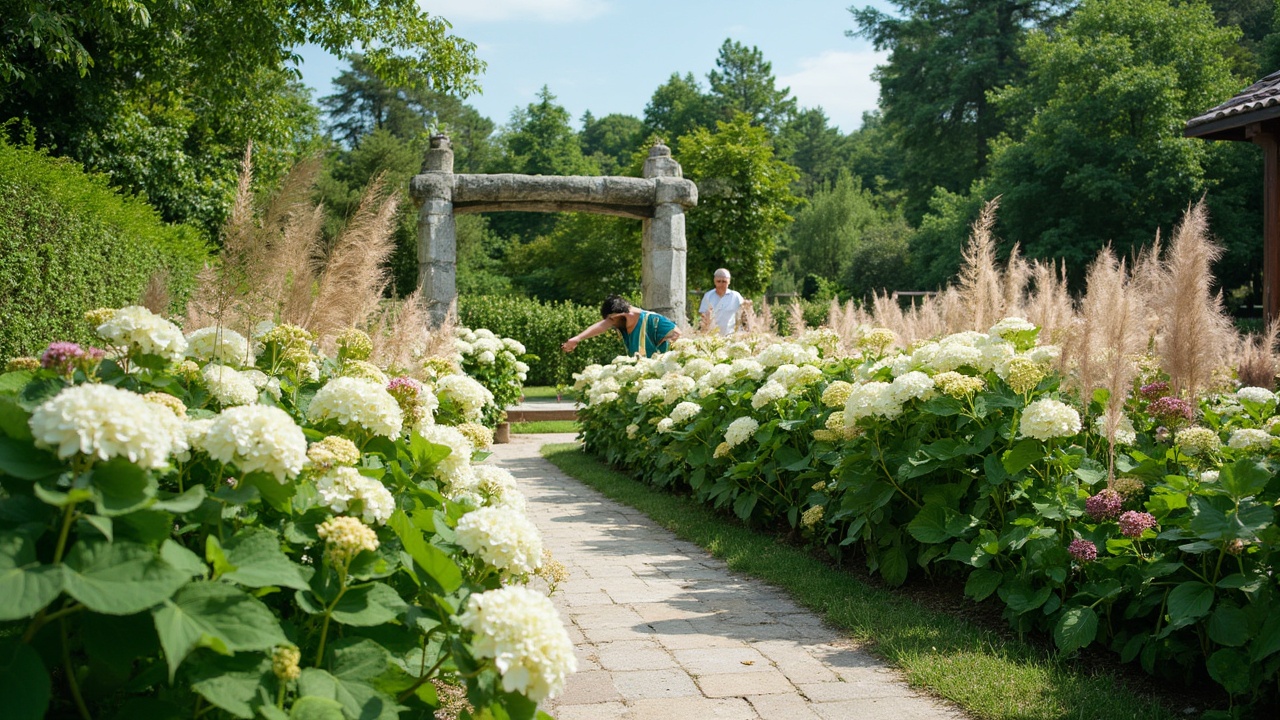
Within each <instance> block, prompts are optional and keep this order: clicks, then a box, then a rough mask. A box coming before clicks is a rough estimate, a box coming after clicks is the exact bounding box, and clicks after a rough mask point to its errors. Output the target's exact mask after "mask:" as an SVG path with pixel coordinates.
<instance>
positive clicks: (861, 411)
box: [844, 380, 902, 427]
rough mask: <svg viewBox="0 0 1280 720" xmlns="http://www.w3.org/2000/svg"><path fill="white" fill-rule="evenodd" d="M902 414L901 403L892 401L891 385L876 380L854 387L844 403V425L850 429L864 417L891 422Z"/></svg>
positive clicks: (892, 391)
mask: <svg viewBox="0 0 1280 720" xmlns="http://www.w3.org/2000/svg"><path fill="white" fill-rule="evenodd" d="M901 414H902V403H900V402H898V401H897V400H895V399H894V390H893V385H892V384H891V383H887V382H881V381H878V380H875V381H872V382H866V383H862V384H860V385H854V386H853V389H852V390H850V391H849V399H847V400H845V403H844V418H845V424H846V425H848V426H850V427H852V426H853V425H854V424H855V423H856V422H857V421H858V420H860V419H862V418H864V417H872V416H879V417H882V418H885V419H886V420H892V419H894V418H896V417H898V416H899V415H901Z"/></svg>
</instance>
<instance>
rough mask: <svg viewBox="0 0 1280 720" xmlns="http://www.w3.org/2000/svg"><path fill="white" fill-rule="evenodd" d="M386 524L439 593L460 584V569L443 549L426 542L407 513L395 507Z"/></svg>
mask: <svg viewBox="0 0 1280 720" xmlns="http://www.w3.org/2000/svg"><path fill="white" fill-rule="evenodd" d="M387 526H388V527H390V528H391V530H392V531H393V532H395V534H396V536H397V537H399V538H400V544H401V545H402V546H403V547H404V550H405V552H407V553H409V557H411V558H413V561H414V562H415V563H417V564H418V567H420V568H421V569H422V571H423V572H425V573H426V574H427V575H428V576H430V578H431V579H432V580H434V581H435V583H436V584H437V585H438V586H439V589H440V593H441V594H445V595H447V594H449V593H451V592H453V591H454V590H457V589H458V588H459V587H461V586H462V570H461V569H459V568H458V564H457V563H455V562H454V561H453V558H451V557H449V555H448V554H447V553H445V552H444V551H443V550H441V549H439V548H437V547H435V546H434V545H432V544H430V543H428V542H427V541H426V540H425V539H424V538H423V536H422V531H421V530H419V529H418V527H417V526H416V525H414V524H413V521H412V520H410V519H409V516H408V515H405V514H404V511H403V510H399V509H397V510H396V511H395V512H394V513H392V514H391V518H390V519H389V520H388V521H387Z"/></svg>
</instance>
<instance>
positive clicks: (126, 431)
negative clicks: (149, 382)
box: [28, 384, 185, 469]
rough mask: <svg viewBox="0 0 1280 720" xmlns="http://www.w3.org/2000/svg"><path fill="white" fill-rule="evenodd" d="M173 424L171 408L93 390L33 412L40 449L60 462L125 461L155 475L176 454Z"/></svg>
mask: <svg viewBox="0 0 1280 720" xmlns="http://www.w3.org/2000/svg"><path fill="white" fill-rule="evenodd" d="M166 416H167V417H166ZM170 420H173V413H172V412H171V411H170V410H169V409H168V408H163V407H160V406H158V405H156V404H154V403H150V402H147V401H146V400H145V399H143V397H142V396H141V395H138V394H137V393H132V392H129V391H128V390H122V389H120V388H116V387H112V386H110V385H96V384H90V385H75V386H73V387H69V388H66V389H64V390H62V391H61V392H59V393H58V394H57V395H55V396H53V397H52V398H50V399H49V400H46V401H45V402H44V403H43V404H41V405H40V406H38V407H37V408H36V409H35V410H34V411H32V413H31V418H30V419H29V420H28V425H29V426H30V428H31V434H32V435H33V436H34V437H35V441H36V444H37V445H38V446H40V447H46V448H51V449H52V450H53V451H54V452H55V453H56V454H57V455H58V457H60V458H68V457H71V456H73V455H82V456H85V457H89V458H95V459H98V460H110V459H111V458H115V457H122V458H125V459H127V460H129V461H130V462H132V463H136V464H137V465H138V466H140V467H144V468H148V469H156V468H161V467H164V465H165V464H166V463H167V462H168V461H169V455H170V454H171V453H172V452H173V450H174V447H173V443H174V438H173V434H172V432H171V429H170ZM184 449H185V448H184Z"/></svg>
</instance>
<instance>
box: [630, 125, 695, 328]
mask: <svg viewBox="0 0 1280 720" xmlns="http://www.w3.org/2000/svg"><path fill="white" fill-rule="evenodd" d="M683 175H684V172H683V171H682V170H681V169H680V163H678V162H676V161H675V158H673V157H671V148H669V147H667V146H666V145H663V144H662V143H661V142H659V143H655V144H654V146H653V147H652V148H650V149H649V157H648V158H647V159H645V161H644V177H646V178H652V179H654V181H655V183H656V184H657V188H656V196H655V198H654V200H655V203H654V208H653V217H652V218H651V219H646V220H644V221H643V232H644V235H643V241H642V242H643V245H642V247H643V252H644V260H643V264H642V266H641V271H640V286H641V291H642V292H643V294H644V298H643V301H642V302H643V303H644V309H645V310H650V311H652V312H656V313H659V314H662V315H665V316H667V317H668V318H670V319H671V320H673V321H675V323H676V324H677V325H679V326H681V327H685V326H687V325H688V322H689V318H688V315H687V314H686V309H685V302H686V299H685V287H686V283H685V272H686V270H685V259H686V255H687V254H688V245H687V244H686V242H685V236H684V206H683V205H682V204H681V203H680V202H679V200H680V199H681V197H682V196H683V195H685V194H687V191H686V190H685V187H686V186H687V185H691V184H692V183H689V182H688V181H686V180H682V179H681V178H682V177H683Z"/></svg>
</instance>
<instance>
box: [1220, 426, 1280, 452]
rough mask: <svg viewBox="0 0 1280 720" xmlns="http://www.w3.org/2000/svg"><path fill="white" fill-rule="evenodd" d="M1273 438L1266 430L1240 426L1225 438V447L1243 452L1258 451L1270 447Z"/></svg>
mask: <svg viewBox="0 0 1280 720" xmlns="http://www.w3.org/2000/svg"><path fill="white" fill-rule="evenodd" d="M1274 441H1275V438H1273V437H1272V436H1271V433H1269V432H1267V431H1266V430H1258V429H1256V428H1240V429H1239V430H1235V431H1233V432H1232V433H1231V437H1230V438H1228V439H1227V447H1230V448H1234V449H1236V450H1244V451H1245V452H1251V453H1260V452H1265V451H1267V450H1270V449H1271V445H1272V443H1273V442H1274Z"/></svg>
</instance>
